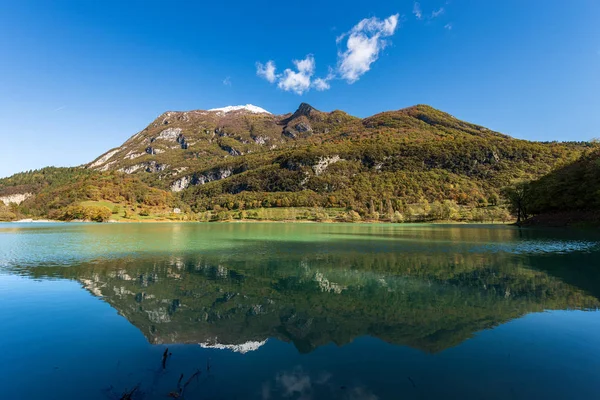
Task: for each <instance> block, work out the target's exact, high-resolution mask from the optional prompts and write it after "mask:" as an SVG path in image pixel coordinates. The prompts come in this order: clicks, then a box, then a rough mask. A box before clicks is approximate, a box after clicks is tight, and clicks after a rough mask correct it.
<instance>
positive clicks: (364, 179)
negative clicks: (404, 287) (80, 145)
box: [0, 104, 598, 222]
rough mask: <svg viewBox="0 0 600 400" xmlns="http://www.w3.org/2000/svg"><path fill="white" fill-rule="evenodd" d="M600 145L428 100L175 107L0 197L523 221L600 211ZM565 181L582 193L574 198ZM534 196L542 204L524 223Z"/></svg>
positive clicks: (132, 215)
mask: <svg viewBox="0 0 600 400" xmlns="http://www.w3.org/2000/svg"><path fill="white" fill-rule="evenodd" d="M596 148H597V146H596V144H594V143H587V142H578V143H573V142H571V143H557V142H552V143H540V142H529V141H525V140H518V139H514V138H511V137H509V136H506V135H503V134H500V133H497V132H494V131H491V130H489V129H487V128H484V127H481V126H478V125H474V124H471V123H467V122H464V121H461V120H458V119H456V118H454V117H452V116H451V115H449V114H447V113H444V112H441V111H439V110H436V109H434V108H431V107H429V106H423V105H420V106H415V107H409V108H406V109H402V110H398V111H390V112H384V113H380V114H377V115H374V116H372V117H369V118H365V119H360V118H356V117H352V116H350V115H348V114H346V113H344V112H342V111H333V112H330V113H325V112H321V111H318V110H316V109H314V108H313V107H311V106H310V105H308V104H302V105H300V107H299V108H298V110H297V111H296V112H294V113H293V114H286V115H282V116H274V115H271V114H268V113H259V114H256V113H249V112H244V111H236V112H232V113H222V112H207V111H201V110H200V111H190V112H168V113H165V114H163V115H161V116H160V117H159V118H157V119H156V120H155V121H154V122H153V123H151V124H150V125H149V126H148V127H147V128H145V129H144V130H142V131H141V132H139V133H137V134H136V135H134V136H132V137H131V138H130V139H129V140H127V141H126V142H125V143H124V144H123V145H122V146H121V147H119V148H116V149H112V150H110V151H109V152H107V153H105V154H104V155H102V156H100V157H99V158H98V159H96V160H95V161H93V162H91V163H90V164H88V165H85V166H82V167H77V168H44V169H42V170H37V171H29V172H25V173H20V174H16V175H14V176H12V177H9V178H4V179H0V197H3V196H10V195H15V194H20V195H27V196H28V197H27V198H26V199H25V200H24V201H23V202H22V203H20V204H19V205H14V204H13V205H8V204H7V205H5V206H3V208H2V209H0V219H4V220H14V219H17V218H20V217H22V216H30V217H36V218H41V217H44V218H52V219H64V220H72V219H84V220H98V221H104V220H108V219H117V220H121V219H139V218H142V219H144V218H148V219H164V218H171V219H186V220H202V221H213V220H230V219H282V220H297V219H304V220H317V221H319V220H321V221H322V220H339V221H358V220H381V221H391V222H416V221H433V220H455V221H504V222H506V221H509V220H511V219H512V218H513V217H516V218H517V219H519V221H520V220H521V219H523V218H527V217H529V216H531V215H533V214H539V213H544V212H548V211H550V210H553V209H561V208H565V207H579V208H581V207H585V206H586V205H592V204H597V199H596V198H593V199H591V198H590V199H588V198H589V197H590V196H591V197H593V196H594V194H593V193H592V192H590V191H586V190H584V187H585V186H586V185H588V183H587V182H588V181H590V182H589V184H591V185H592V187H593V186H594V185H596V186H598V185H597V182H598V171H597V163H595V164H594V161H593V159H597V158H598V156H597V154H598V153H597V150H594V149H596ZM580 157H581V159H580ZM578 160H579V161H578ZM584 165H585V166H584ZM594 165H595V166H596V169H594V167H593V166H594ZM579 170H585V171H583V172H581V173H580V172H577V171H579ZM594 179H595V180H594ZM528 182H532V183H531V184H528ZM525 185H527V188H526V189H525ZM565 185H579V187H580V189H581V190H582V191H584V192H585V193H584V195H582V196H579V195H577V196H575V195H573V197H575V198H576V201H574V202H572V201H570V198H569V196H571V195H570V194H565V193H564V192H565V190H566V189H564V188H565ZM588 187H589V186H588ZM568 191H569V193H575V192H573V191H572V190H570V189H569V190H568ZM525 192H526V193H527V194H526V197H527V198H528V199H529V198H535V199H536V200H535V201H531V202H528V204H527V206H526V208H527V210H526V211H527V212H526V213H524V214H523V215H521V213H522V212H523V211H524V210H525V207H520V206H518V205H517V206H515V200H518V199H519V196H517V195H516V194H517V193H521V194H525ZM555 192H560V193H561V194H560V195H555V194H556V193H555ZM534 193H535V194H534ZM521 197H522V196H521ZM596 197H597V196H596ZM7 198H8V197H7ZM588 200H589V201H588ZM544 201H546V203H544ZM275 209H278V210H279V212H277V211H269V210H275ZM509 211H512V216H511V214H510V213H509ZM174 214H177V215H174Z"/></svg>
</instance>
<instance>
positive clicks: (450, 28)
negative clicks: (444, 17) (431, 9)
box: [444, 24, 453, 31]
mask: <svg viewBox="0 0 600 400" xmlns="http://www.w3.org/2000/svg"><path fill="white" fill-rule="evenodd" d="M444 28H446V29H448V30H449V31H451V30H452V28H453V26H452V24H446V25H444Z"/></svg>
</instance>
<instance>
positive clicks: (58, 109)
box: [52, 106, 67, 112]
mask: <svg viewBox="0 0 600 400" xmlns="http://www.w3.org/2000/svg"><path fill="white" fill-rule="evenodd" d="M65 108H67V106H60V107H58V108H55V109H54V110H52V112H58V111H60V110H64V109H65Z"/></svg>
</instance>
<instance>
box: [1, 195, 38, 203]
mask: <svg viewBox="0 0 600 400" xmlns="http://www.w3.org/2000/svg"><path fill="white" fill-rule="evenodd" d="M31 196H32V194H31V193H17V194H10V195H6V196H0V201H2V202H3V203H4V204H5V205H9V204H10V203H15V204H21V203H22V202H24V201H25V200H27V199H28V198H30V197H31Z"/></svg>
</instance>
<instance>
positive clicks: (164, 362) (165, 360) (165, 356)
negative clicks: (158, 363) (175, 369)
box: [162, 347, 169, 369]
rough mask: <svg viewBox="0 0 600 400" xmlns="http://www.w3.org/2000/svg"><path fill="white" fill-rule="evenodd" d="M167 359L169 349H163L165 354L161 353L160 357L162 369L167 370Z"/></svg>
mask: <svg viewBox="0 0 600 400" xmlns="http://www.w3.org/2000/svg"><path fill="white" fill-rule="evenodd" d="M167 357H169V348H168V347H167V348H166V349H165V352H164V353H163V356H162V367H163V369H165V368H167Z"/></svg>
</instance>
